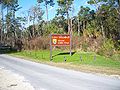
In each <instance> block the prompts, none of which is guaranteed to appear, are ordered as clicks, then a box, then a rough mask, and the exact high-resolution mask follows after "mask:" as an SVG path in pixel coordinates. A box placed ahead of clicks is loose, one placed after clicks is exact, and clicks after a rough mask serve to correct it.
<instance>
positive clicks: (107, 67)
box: [10, 50, 120, 75]
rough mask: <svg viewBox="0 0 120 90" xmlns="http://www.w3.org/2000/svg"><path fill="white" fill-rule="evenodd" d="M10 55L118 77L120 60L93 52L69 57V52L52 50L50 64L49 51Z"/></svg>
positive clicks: (79, 53)
mask: <svg viewBox="0 0 120 90" xmlns="http://www.w3.org/2000/svg"><path fill="white" fill-rule="evenodd" d="M10 55H14V56H17V57H20V58H26V59H27V60H31V61H35V62H39V63H46V64H49V65H53V66H58V67H63V68H67V69H74V70H78V71H84V72H95V73H106V74H110V75H111V74H117V75H120V60H112V59H110V58H105V57H104V56H100V55H97V54H95V53H93V52H73V55H72V56H70V55H69V52H66V51H60V50H53V52H52V57H53V60H52V62H50V58H49V57H50V56H49V55H50V52H49V50H39V51H22V52H17V53H12V54H10Z"/></svg>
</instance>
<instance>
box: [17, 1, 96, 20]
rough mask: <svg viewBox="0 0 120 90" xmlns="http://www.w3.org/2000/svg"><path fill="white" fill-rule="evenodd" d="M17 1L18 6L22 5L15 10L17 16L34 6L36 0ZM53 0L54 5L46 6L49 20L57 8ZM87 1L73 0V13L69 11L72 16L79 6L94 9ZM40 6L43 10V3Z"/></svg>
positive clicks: (44, 17)
mask: <svg viewBox="0 0 120 90" xmlns="http://www.w3.org/2000/svg"><path fill="white" fill-rule="evenodd" d="M18 1H19V5H20V7H22V8H21V9H20V10H18V11H17V13H16V15H17V16H21V15H22V13H23V12H25V11H27V10H29V9H30V8H31V7H32V6H35V5H36V4H37V0H18ZM54 1H55V5H54V7H50V6H49V7H48V12H49V14H48V17H49V20H51V19H52V18H54V17H55V15H56V9H57V8H58V5H57V0H54ZM87 1H88V0H74V13H73V14H72V13H71V15H74V16H75V15H77V13H78V12H79V10H80V6H88V7H90V8H92V9H94V8H95V7H93V6H90V5H88V4H87ZM41 7H42V9H43V10H44V11H45V6H44V3H42V4H41ZM43 19H44V20H46V13H45V14H44V16H43Z"/></svg>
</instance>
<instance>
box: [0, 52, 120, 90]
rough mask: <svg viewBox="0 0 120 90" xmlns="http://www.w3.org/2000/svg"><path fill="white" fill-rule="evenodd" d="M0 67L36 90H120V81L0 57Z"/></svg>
mask: <svg viewBox="0 0 120 90" xmlns="http://www.w3.org/2000/svg"><path fill="white" fill-rule="evenodd" d="M0 67H4V68H5V69H9V70H11V71H13V72H15V73H17V74H19V75H21V76H24V77H25V79H26V80H27V81H28V82H29V83H31V84H32V85H33V87H34V88H35V90H120V79H117V78H111V77H107V76H103V75H96V74H92V73H83V72H77V71H73V70H67V69H62V68H57V67H53V66H49V65H44V64H39V63H35V62H31V61H27V60H24V59H19V58H15V57H11V56H8V55H5V54H1V55H0Z"/></svg>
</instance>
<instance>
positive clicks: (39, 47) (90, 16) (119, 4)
mask: <svg viewBox="0 0 120 90" xmlns="http://www.w3.org/2000/svg"><path fill="white" fill-rule="evenodd" d="M78 3H80V2H78ZM55 4H57V5H58V8H55V7H54V6H55ZM87 4H88V6H89V5H90V6H92V7H95V8H90V7H87V6H79V10H78V13H77V14H76V15H74V13H75V12H76V11H75V9H74V8H76V7H74V0H56V2H55V0H37V4H36V5H35V6H32V7H31V8H30V9H29V10H25V11H23V12H22V13H21V14H22V15H21V16H16V12H17V11H19V10H20V9H21V8H22V7H21V6H20V5H19V3H18V0H0V7H1V18H0V52H2V53H3V51H5V50H4V48H3V47H6V46H7V47H10V48H11V50H14V51H21V52H17V53H13V54H14V55H19V56H24V57H28V58H31V59H35V61H38V62H41V63H42V62H49V48H50V45H49V41H50V37H49V35H50V34H70V33H71V34H72V51H75V54H73V55H72V56H71V57H70V56H69V55H68V54H63V55H61V54H60V55H59V53H62V51H64V52H66V51H67V52H68V50H69V47H53V60H52V62H54V63H56V64H58V63H63V62H64V63H67V64H70V65H76V66H80V65H88V66H94V67H101V68H109V70H110V69H111V68H112V69H115V70H113V71H119V74H120V0H88V2H87ZM42 6H44V8H45V10H43V7H42ZM50 7H53V8H55V9H56V15H55V17H54V18H52V19H50V18H49V10H48V8H50ZM43 15H46V19H45V18H43ZM31 24H32V25H31ZM8 49H9V48H8ZM54 49H55V50H54ZM8 51H9V50H8ZM13 54H12V55H13ZM65 58H66V61H64V60H65ZM66 67H67V66H66ZM94 67H92V68H93V69H94ZM76 68H78V67H76ZM101 68H100V69H101ZM87 69H89V68H87ZM100 69H98V71H99V70H100ZM109 70H108V69H107V71H109ZM107 71H106V72H107Z"/></svg>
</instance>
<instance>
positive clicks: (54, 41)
mask: <svg viewBox="0 0 120 90" xmlns="http://www.w3.org/2000/svg"><path fill="white" fill-rule="evenodd" d="M71 37H72V35H70V34H50V60H52V46H69V47H70V56H71V55H72V54H71V47H72V43H71Z"/></svg>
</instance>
